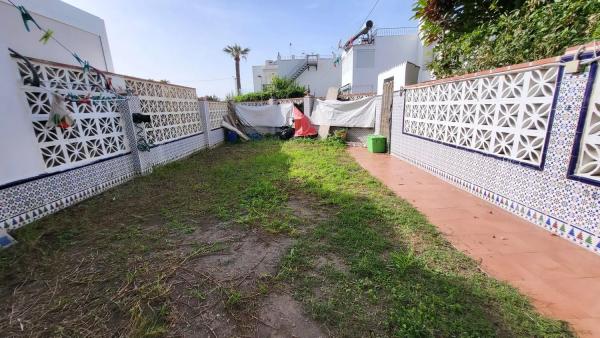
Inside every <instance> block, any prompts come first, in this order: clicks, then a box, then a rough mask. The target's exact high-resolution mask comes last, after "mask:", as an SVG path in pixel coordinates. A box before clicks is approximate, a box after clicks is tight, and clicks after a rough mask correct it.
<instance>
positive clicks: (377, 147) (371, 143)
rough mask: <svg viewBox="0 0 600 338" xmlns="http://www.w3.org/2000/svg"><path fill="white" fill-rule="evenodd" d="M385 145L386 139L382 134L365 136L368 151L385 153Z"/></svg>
mask: <svg viewBox="0 0 600 338" xmlns="http://www.w3.org/2000/svg"><path fill="white" fill-rule="evenodd" d="M386 147H387V139H386V138H385V136H382V135H369V136H367V149H369V152H370V153H385V151H386V149H385V148H386Z"/></svg>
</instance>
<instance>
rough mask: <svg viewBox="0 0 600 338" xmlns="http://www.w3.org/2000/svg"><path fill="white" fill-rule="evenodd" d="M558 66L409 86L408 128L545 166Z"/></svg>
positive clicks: (443, 140) (409, 131)
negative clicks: (419, 86) (418, 86)
mask: <svg viewBox="0 0 600 338" xmlns="http://www.w3.org/2000/svg"><path fill="white" fill-rule="evenodd" d="M556 75H557V68H556V67H552V68H550V69H546V70H531V71H526V72H519V73H515V74H507V75H492V76H489V77H484V78H479V79H470V80H463V81H456V82H450V83H444V84H438V85H433V86H428V87H422V88H415V89H409V90H407V91H406V108H405V114H404V121H405V123H404V132H405V133H407V134H411V135H415V136H419V137H423V138H426V139H429V140H432V141H436V142H441V143H445V144H450V145H453V146H459V147H464V148H467V149H471V150H476V151H479V152H482V153H485V154H491V155H494V156H498V157H502V158H506V159H510V160H515V161H519V162H523V163H526V164H530V165H534V166H541V165H542V160H543V156H542V155H543V153H544V147H545V144H546V134H547V132H548V122H549V119H550V112H551V106H552V99H553V96H554V90H555V86H556Z"/></svg>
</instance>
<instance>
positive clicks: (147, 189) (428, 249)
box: [0, 140, 572, 337]
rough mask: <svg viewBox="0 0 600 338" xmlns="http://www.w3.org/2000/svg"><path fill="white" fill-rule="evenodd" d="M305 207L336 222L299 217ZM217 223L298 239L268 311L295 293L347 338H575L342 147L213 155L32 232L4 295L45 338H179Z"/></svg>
mask: <svg viewBox="0 0 600 338" xmlns="http://www.w3.org/2000/svg"><path fill="white" fill-rule="evenodd" d="M292 197H294V198H299V199H301V200H303V201H309V202H310V203H308V202H307V206H308V207H313V208H320V209H322V210H327V212H326V217H323V218H322V219H319V220H315V219H310V218H307V217H302V216H300V215H299V214H298V212H296V211H295V210H293V208H289V207H287V204H288V202H289V200H290V198H292ZM217 222H224V224H231V226H239V227H241V228H245V229H249V230H250V229H262V230H264V231H265V232H269V233H277V234H279V235H285V236H291V237H292V238H294V240H295V244H294V245H293V247H292V248H291V249H290V250H289V251H288V252H286V254H285V257H284V259H283V260H282V262H281V263H280V267H279V271H278V273H277V275H276V276H274V277H269V278H265V281H259V282H258V286H257V290H256V291H257V295H258V296H257V297H262V296H264V295H266V294H268V293H269V292H272V290H281V289H283V290H289V291H291V292H292V294H293V295H294V297H295V298H296V299H297V300H299V301H300V302H302V304H303V305H304V307H305V309H306V311H307V312H308V313H309V315H310V316H311V317H312V318H314V319H315V320H317V321H319V322H321V323H323V325H325V326H326V327H327V329H328V332H331V334H332V335H335V336H347V337H350V336H352V337H355V336H361V337H369V336H373V337H376V336H377V337H379V336H397V337H407V336H410V337H421V336H423V337H430V336H437V337H446V336H461V337H484V336H528V337H533V336H537V337H552V336H554V337H565V336H572V333H571V331H570V330H569V328H568V325H567V324H566V323H564V322H559V321H555V320H551V319H548V318H545V317H543V316H541V315H539V314H538V313H537V312H536V311H535V310H534V309H532V307H531V305H530V304H529V302H528V301H527V299H526V298H525V297H523V296H522V295H520V294H519V293H518V292H517V291H516V290H515V289H514V288H512V287H510V286H509V285H507V284H505V283H501V282H498V281H496V280H494V279H492V278H490V277H488V276H486V275H485V274H483V273H482V272H481V271H480V270H479V268H478V265H477V263H476V262H474V261H473V260H472V259H470V258H468V257H467V256H465V255H464V254H462V253H460V252H458V251H456V250H455V249H454V248H453V247H452V246H451V245H450V244H449V243H448V242H447V241H446V240H445V239H444V238H443V237H442V236H441V235H440V233H439V232H438V231H437V230H436V228H435V227H434V226H433V225H431V224H429V223H428V222H427V220H426V219H425V217H424V216H423V215H421V214H420V213H419V212H418V211H417V210H416V209H415V208H413V207H412V206H411V205H410V204H408V203H407V202H405V201H403V200H401V199H399V198H397V197H396V196H394V195H393V194H392V193H391V192H390V191H389V190H388V189H387V188H386V187H384V186H382V185H381V184H380V183H379V182H378V181H376V180H375V179H374V178H372V177H371V176H370V175H369V174H368V173H366V172H365V171H364V170H362V169H361V168H360V167H359V166H358V165H357V164H356V163H355V162H354V161H353V160H352V159H351V158H350V157H349V155H348V154H347V153H346V152H345V149H344V147H343V146H342V145H340V144H339V143H338V142H336V141H326V142H318V141H310V140H308V141H290V142H279V141H274V140H266V141H261V142H252V143H244V144H237V145H230V146H224V147H220V148H218V149H216V150H211V151H206V152H201V153H198V154H196V155H194V156H192V157H190V158H188V159H186V160H183V161H179V162H175V163H172V164H169V165H167V166H164V167H161V168H157V169H156V170H155V171H154V173H153V174H151V175H148V176H145V177H140V178H136V179H135V180H133V181H132V182H129V183H127V184H124V185H122V186H119V187H117V188H115V189H112V190H110V191H108V192H105V193H104V194H102V195H100V196H97V197H94V198H91V199H89V200H87V201H85V202H84V203H81V204H79V205H77V206H74V207H71V208H68V209H66V210H64V211H61V212H59V213H57V214H55V215H52V216H49V217H46V218H44V219H42V220H40V221H38V222H36V223H34V224H31V225H29V226H26V227H24V228H22V229H20V230H18V231H17V232H16V233H15V236H16V237H17V239H18V240H19V242H20V243H19V245H17V246H15V247H13V248H11V249H9V250H5V251H2V252H0V285H2V286H1V287H0V296H1V297H2V298H3V299H9V298H10V302H11V303H14V304H21V305H22V306H19V307H18V308H17V309H16V311H17V312H19V311H21V310H23V309H26V311H25V310H23V311H21V312H23V314H22V318H23V320H30V321H28V322H27V326H26V328H27V330H29V331H28V333H31V334H32V335H37V334H40V333H42V332H44V333H45V334H49V335H56V336H61V335H62V336H80V335H97V336H101V335H104V336H106V335H114V334H116V333H117V332H119V333H124V334H126V335H129V336H162V335H166V334H167V333H168V332H169V328H170V325H171V322H170V320H171V319H170V317H169V314H170V313H171V307H172V306H173V304H172V303H171V301H170V298H169V295H170V294H171V293H172V292H173V291H174V289H175V288H177V285H173V284H171V282H170V281H171V277H172V276H173V274H174V272H175V271H176V270H177V269H178V267H180V266H185V264H186V262H188V261H189V260H190V259H193V258H194V257H198V256H201V255H208V254H211V253H213V252H215V251H220V250H223V249H224V248H226V247H227V243H213V244H211V245H207V244H204V243H202V242H201V240H202V231H203V227H205V226H207V224H208V225H210V224H215V223H217ZM324 259H325V260H327V262H328V263H326V264H320V263H319V262H320V261H323V260H324ZM49 290H52V291H49ZM184 293H186V294H189V295H191V296H192V297H194V298H196V299H197V300H198V301H202V300H203V299H204V297H206V294H205V293H204V291H203V290H201V289H185V290H184ZM221 294H222V296H223V302H224V304H225V305H226V306H227V308H228V309H229V311H239V310H240V308H243V307H244V304H245V302H246V297H247V296H246V295H244V294H243V293H242V292H241V291H240V290H236V289H222V290H221ZM33 304H36V306H31V307H28V306H29V305H33ZM8 308H9V307H5V309H4V310H1V311H0V319H1V320H0V328H1V329H3V332H6V333H7V334H9V333H11V332H12V333H15V334H18V333H19V331H18V328H17V329H15V326H14V325H13V326H10V327H8V326H3V325H8V324H6V323H8V320H7V318H8V317H9V315H10V314H9V313H8V312H9V311H10V309H8ZM7 309H8V310H7ZM19 313H20V312H19ZM2 323H4V324H2ZM30 323H31V324H30Z"/></svg>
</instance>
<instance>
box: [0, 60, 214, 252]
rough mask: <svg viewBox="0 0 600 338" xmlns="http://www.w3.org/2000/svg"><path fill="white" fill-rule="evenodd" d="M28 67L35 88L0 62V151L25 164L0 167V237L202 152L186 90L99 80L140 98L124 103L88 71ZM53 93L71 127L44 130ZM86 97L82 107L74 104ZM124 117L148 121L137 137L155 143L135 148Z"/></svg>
mask: <svg viewBox="0 0 600 338" xmlns="http://www.w3.org/2000/svg"><path fill="white" fill-rule="evenodd" d="M30 61H31V62H32V64H33V65H34V68H35V72H36V73H37V74H38V75H39V77H40V80H41V86H40V87H34V86H31V85H23V83H30V80H31V79H32V78H33V76H32V73H31V71H30V70H29V68H27V67H26V66H25V65H24V63H23V61H21V60H20V59H12V58H10V57H9V58H5V59H2V58H0V66H2V67H6V66H9V67H7V68H8V69H9V70H10V72H6V73H7V74H6V78H3V79H2V80H3V83H2V84H3V85H7V89H10V90H12V93H14V94H11V95H10V98H11V99H14V100H13V101H14V102H13V101H11V102H10V104H9V108H7V109H6V110H5V123H7V124H11V125H12V126H13V127H12V129H14V130H12V129H11V130H10V132H9V133H7V132H6V131H4V132H3V133H0V138H1V139H2V141H3V144H5V145H7V146H6V147H4V148H0V149H1V150H2V152H3V153H4V154H5V155H8V156H11V154H12V153H19V154H21V158H26V159H27V160H21V159H19V160H15V159H14V158H13V160H12V161H4V162H0V163H2V166H1V168H0V169H2V170H0V182H1V183H2V185H1V186H0V235H1V232H2V231H4V229H6V230H14V229H16V228H19V227H21V226H23V225H25V224H27V223H30V222H32V221H34V220H36V219H38V218H40V217H43V216H45V215H48V214H51V213H53V212H56V211H58V210H60V209H63V208H66V207H68V206H70V205H72V204H74V203H77V202H79V201H82V200H84V199H86V198H89V197H90V196H93V195H95V194H98V193H101V192H102V191H104V190H106V189H109V188H111V187H113V186H115V185H118V184H121V183H123V182H125V181H127V180H129V179H131V178H132V177H134V176H135V175H137V174H140V173H148V172H150V171H151V170H152V167H153V166H156V165H160V164H165V163H168V162H171V161H174V160H177V159H180V158H183V157H185V156H188V155H190V154H192V153H194V152H196V151H198V150H201V149H205V148H206V147H207V146H208V137H207V133H204V132H205V131H206V130H205V128H204V126H205V125H207V124H208V122H204V121H207V120H208V116H207V115H205V114H201V111H200V109H199V108H200V107H199V102H198V99H197V98H196V92H195V89H193V88H186V87H179V86H174V85H166V84H161V83H157V82H152V81H143V80H137V79H132V78H127V77H124V76H120V75H116V74H106V76H107V78H110V79H111V80H112V83H113V85H114V86H115V87H117V88H119V90H120V91H122V90H124V88H125V87H126V86H127V87H128V88H129V89H130V90H131V91H132V92H134V93H135V94H138V95H140V96H135V95H128V96H127V97H126V98H125V97H120V96H118V95H116V94H114V93H111V92H108V91H106V90H105V88H106V83H104V81H105V78H104V77H102V76H100V75H98V74H97V73H95V72H93V71H92V72H84V71H83V70H82V69H81V68H80V67H74V66H69V65H61V64H56V63H52V62H47V61H43V60H35V59H30ZM3 75H4V73H3ZM7 91H8V90H7ZM53 93H56V94H59V95H61V96H69V95H72V96H71V99H72V100H73V102H69V103H68V109H69V110H70V111H71V112H72V113H73V116H74V120H75V123H74V125H73V126H72V127H70V128H67V129H61V128H56V127H53V128H48V127H47V126H46V121H47V120H48V118H49V116H50V112H51V109H52V108H51V100H52V99H51V95H52V94H53ZM87 96H89V97H90V98H91V100H90V101H88V100H81V98H82V97H87ZM5 101H6V100H5ZM86 102H89V103H86ZM142 102H144V106H143V105H142ZM132 113H147V114H149V115H151V116H152V124H151V125H148V126H146V127H147V130H144V129H142V132H143V133H142V134H144V135H142V136H144V137H145V133H146V132H149V133H150V134H152V135H153V137H154V138H155V139H154V140H155V142H156V144H155V145H154V146H153V147H151V148H150V149H145V150H141V149H139V148H138V147H137V145H138V141H139V137H140V136H139V135H138V134H137V132H136V131H137V129H135V128H134V124H133V120H132V116H131V114H132ZM214 138H215V139H216V138H218V134H215V135H214ZM221 138H222V136H221ZM15 168H16V169H15ZM17 240H18V238H17Z"/></svg>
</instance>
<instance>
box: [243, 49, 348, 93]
mask: <svg viewBox="0 0 600 338" xmlns="http://www.w3.org/2000/svg"><path fill="white" fill-rule="evenodd" d="M333 60H334V59H333V58H321V57H319V61H318V67H317V68H316V69H315V67H314V66H311V67H310V69H307V70H305V71H304V72H303V73H302V74H300V76H299V77H298V78H297V79H296V82H297V83H298V84H300V85H303V86H306V87H310V90H311V93H312V94H313V95H315V96H325V95H326V94H327V89H328V88H329V87H339V86H340V81H341V77H342V67H340V66H339V65H338V66H337V67H334V65H333ZM305 61H306V58H304V57H302V58H295V59H279V60H275V61H271V60H267V61H265V64H264V65H261V66H252V78H253V82H254V91H260V90H262V88H261V84H270V83H271V79H272V78H273V76H275V75H277V76H279V77H289V76H290V75H291V74H290V73H292V72H293V71H294V70H295V69H297V67H298V66H299V65H301V64H303V63H304V62H305ZM259 75H260V76H262V78H261V77H259Z"/></svg>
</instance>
